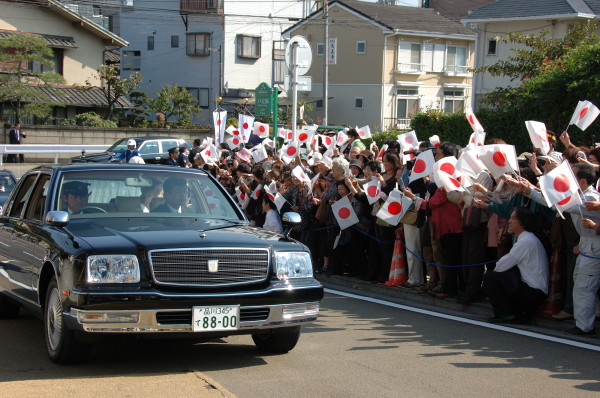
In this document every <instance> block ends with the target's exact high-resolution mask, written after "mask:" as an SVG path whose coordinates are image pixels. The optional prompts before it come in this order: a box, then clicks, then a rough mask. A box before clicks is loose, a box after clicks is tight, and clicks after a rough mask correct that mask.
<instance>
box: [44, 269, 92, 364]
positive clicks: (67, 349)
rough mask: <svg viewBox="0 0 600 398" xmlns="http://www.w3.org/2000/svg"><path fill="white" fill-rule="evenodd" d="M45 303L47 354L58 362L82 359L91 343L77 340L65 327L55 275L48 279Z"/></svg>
mask: <svg viewBox="0 0 600 398" xmlns="http://www.w3.org/2000/svg"><path fill="white" fill-rule="evenodd" d="M45 303H46V305H45V307H44V329H45V334H46V346H47V348H48V356H50V359H51V360H52V361H54V362H56V363H59V364H68V363H77V362H81V361H83V360H84V359H85V358H86V357H87V355H88V354H89V352H90V348H91V345H90V344H84V343H81V342H79V341H78V340H77V337H78V336H77V333H76V332H74V331H72V330H70V329H68V328H67V325H66V321H65V318H64V315H63V305H62V301H61V299H60V292H59V290H58V283H57V282H56V277H53V278H52V280H50V283H49V285H48V290H47V292H46V302H45Z"/></svg>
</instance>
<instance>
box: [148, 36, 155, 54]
mask: <svg viewBox="0 0 600 398" xmlns="http://www.w3.org/2000/svg"><path fill="white" fill-rule="evenodd" d="M148 51H154V36H148Z"/></svg>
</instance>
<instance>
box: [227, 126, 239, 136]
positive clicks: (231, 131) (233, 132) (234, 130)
mask: <svg viewBox="0 0 600 398" xmlns="http://www.w3.org/2000/svg"><path fill="white" fill-rule="evenodd" d="M225 132H226V133H227V134H229V135H233V136H235V137H241V136H242V134H241V133H240V130H238V129H237V128H235V127H234V126H233V125H232V126H229V127H227V130H225Z"/></svg>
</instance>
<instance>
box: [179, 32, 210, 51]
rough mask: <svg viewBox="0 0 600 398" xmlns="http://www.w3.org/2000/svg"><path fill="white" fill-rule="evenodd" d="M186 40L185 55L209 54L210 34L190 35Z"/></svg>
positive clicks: (187, 35)
mask: <svg viewBox="0 0 600 398" xmlns="http://www.w3.org/2000/svg"><path fill="white" fill-rule="evenodd" d="M185 40H186V42H185V53H186V54H187V55H208V54H209V51H208V48H209V47H210V33H188V34H186V37H185Z"/></svg>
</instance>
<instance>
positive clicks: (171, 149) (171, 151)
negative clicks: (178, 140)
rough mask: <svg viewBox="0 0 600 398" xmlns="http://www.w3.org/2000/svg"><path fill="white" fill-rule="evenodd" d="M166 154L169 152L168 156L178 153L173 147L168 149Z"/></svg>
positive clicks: (176, 148)
mask: <svg viewBox="0 0 600 398" xmlns="http://www.w3.org/2000/svg"><path fill="white" fill-rule="evenodd" d="M167 152H169V153H170V154H173V153H179V148H178V147H173V148H170V149H169V150H168V151H167Z"/></svg>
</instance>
